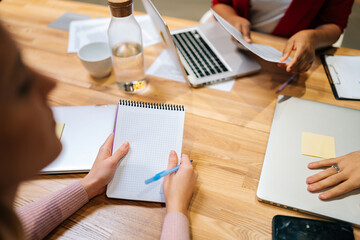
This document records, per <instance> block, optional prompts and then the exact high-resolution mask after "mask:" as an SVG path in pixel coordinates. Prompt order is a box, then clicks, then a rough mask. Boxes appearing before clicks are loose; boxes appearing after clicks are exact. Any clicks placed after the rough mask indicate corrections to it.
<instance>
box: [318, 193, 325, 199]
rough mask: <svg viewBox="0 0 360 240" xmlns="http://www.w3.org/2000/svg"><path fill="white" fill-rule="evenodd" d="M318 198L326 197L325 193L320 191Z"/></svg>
mask: <svg viewBox="0 0 360 240" xmlns="http://www.w3.org/2000/svg"><path fill="white" fill-rule="evenodd" d="M319 198H320V199H326V198H327V195H326V193H321V194H320V195H319Z"/></svg>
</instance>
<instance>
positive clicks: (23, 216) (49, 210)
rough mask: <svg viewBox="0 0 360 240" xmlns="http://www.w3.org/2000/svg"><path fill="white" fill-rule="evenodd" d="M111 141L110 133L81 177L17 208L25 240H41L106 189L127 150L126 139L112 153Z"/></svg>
mask: <svg viewBox="0 0 360 240" xmlns="http://www.w3.org/2000/svg"><path fill="white" fill-rule="evenodd" d="M112 142H113V134H111V135H110V136H109V137H108V138H107V140H106V141H105V143H104V144H103V146H102V147H101V148H100V150H99V153H98V156H97V157H96V160H95V162H94V165H93V166H92V168H91V171H90V172H89V174H87V175H86V176H85V177H84V178H83V179H81V180H80V181H77V182H75V183H73V184H71V185H69V186H67V187H65V188H64V189H62V190H60V191H57V192H55V193H53V194H51V195H49V196H47V197H45V198H43V199H40V200H38V201H36V202H34V203H30V204H28V205H25V206H23V207H20V208H18V209H17V213H18V216H19V218H20V221H21V222H22V225H23V228H24V231H25V235H26V238H27V239H43V238H44V237H45V236H46V235H47V234H49V233H50V232H51V231H52V230H53V229H54V228H55V227H57V226H58V225H59V224H60V223H61V222H63V221H64V220H65V219H67V218H68V217H69V216H71V215H72V214H73V213H74V212H76V211H77V210H78V209H80V208H81V207H82V206H83V205H84V204H86V203H87V202H88V201H89V199H91V198H93V197H95V196H96V195H99V194H102V193H103V192H104V191H105V188H106V185H107V184H108V183H109V182H110V180H111V179H112V177H113V175H114V173H115V170H116V165H117V163H118V162H119V160H120V159H121V158H122V157H124V156H125V155H126V153H127V151H128V149H129V143H127V142H126V143H124V144H123V145H122V146H121V147H120V148H119V149H118V150H117V151H116V152H115V153H114V154H113V155H112V154H111V148H112Z"/></svg>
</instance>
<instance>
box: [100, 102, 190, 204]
mask: <svg viewBox="0 0 360 240" xmlns="http://www.w3.org/2000/svg"><path fill="white" fill-rule="evenodd" d="M184 119H185V110H184V107H182V106H176V107H175V106H170V105H161V106H159V105H158V106H155V105H153V104H149V103H139V102H130V101H124V100H121V101H120V102H119V104H118V111H117V116H116V121H115V130H114V132H115V135H114V145H113V152H115V151H116V150H117V149H118V148H119V147H120V146H121V145H122V143H124V142H125V141H128V142H129V143H130V148H129V152H128V153H127V154H126V156H125V157H124V158H123V159H122V160H120V162H119V164H118V166H117V169H116V172H115V175H114V178H113V180H112V181H111V182H110V183H109V184H108V187H107V192H106V195H107V196H108V197H109V198H121V199H130V200H141V201H152V202H165V198H164V195H163V192H162V181H163V179H160V180H158V181H156V182H153V183H150V184H148V185H146V184H145V180H146V179H148V178H151V177H153V176H154V175H155V174H156V173H158V172H161V171H163V170H165V169H166V168H167V164H168V158H169V153H170V151H171V150H175V151H176V153H177V155H178V156H180V155H181V148H182V138H183V130H184Z"/></svg>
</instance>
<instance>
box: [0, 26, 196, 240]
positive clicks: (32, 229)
mask: <svg viewBox="0 0 360 240" xmlns="http://www.w3.org/2000/svg"><path fill="white" fill-rule="evenodd" d="M55 85H56V83H55V81H54V80H53V79H50V78H48V77H46V76H44V75H42V74H40V73H38V72H37V71H34V70H32V69H31V68H29V67H28V66H26V64H24V63H23V61H22V59H21V54H20V52H19V50H18V48H17V47H16V44H15V43H14V41H13V40H12V39H11V37H10V35H9V34H8V33H7V31H6V30H5V29H4V28H3V27H2V25H1V24H0V116H1V118H0V133H1V134H0V156H1V159H0V239H9V240H10V239H43V238H44V237H46V235H47V234H49V233H50V232H51V231H52V230H53V229H54V228H55V227H56V226H57V225H59V224H60V223H61V222H62V221H64V220H65V219H66V218H68V217H69V216H70V215H72V214H73V213H74V212H75V211H77V210H78V209H80V208H81V207H82V206H83V205H84V204H86V203H87V202H88V201H89V200H90V199H91V198H93V197H96V196H97V195H99V194H103V193H104V192H105V188H106V185H107V184H108V183H109V182H110V181H111V179H112V178H113V175H114V173H115V169H116V166H117V164H118V162H119V161H120V159H121V158H122V157H124V156H125V155H126V154H127V152H128V150H129V148H130V147H131V143H130V144H129V143H128V142H125V143H123V144H122V145H121V146H120V147H119V149H117V150H116V151H115V152H114V153H112V143H113V134H111V135H110V136H109V137H108V139H107V140H106V141H105V143H104V144H103V146H102V147H101V148H100V150H99V153H98V156H97V157H96V160H95V162H94V165H93V167H92V168H91V171H90V172H89V173H88V174H87V175H86V176H85V177H84V178H83V179H81V180H80V181H75V182H74V183H72V184H70V185H69V186H67V187H65V188H63V189H61V190H59V191H56V192H54V193H52V194H50V195H49V196H47V197H45V198H43V199H40V200H38V201H35V202H32V203H29V204H26V205H24V206H22V207H20V208H18V209H16V210H15V209H14V200H15V196H16V192H17V189H18V186H19V185H20V183H21V182H23V181H26V180H29V179H31V178H33V177H34V176H35V175H36V174H38V172H39V171H40V170H41V169H43V168H44V167H45V166H46V165H48V164H49V163H51V162H52V161H53V160H54V159H55V158H56V157H57V156H58V155H59V153H60V151H61V148H62V147H61V143H60V141H59V139H58V138H57V137H56V134H55V120H54V118H53V114H52V111H51V109H50V107H49V105H48V101H47V100H48V96H49V93H50V92H51V91H52V90H53V89H54V88H55ZM177 163H178V157H177V155H176V153H175V152H174V151H171V152H170V154H169V160H168V168H169V169H170V168H172V167H175V166H176V165H177ZM196 179H197V173H196V171H195V170H194V169H193V167H192V165H191V163H190V160H189V158H188V156H186V155H182V156H181V164H180V168H179V170H178V171H177V172H176V173H172V174H170V175H168V176H166V177H165V178H164V182H163V192H164V195H165V201H166V212H167V214H166V216H165V220H164V225H163V231H162V236H161V239H179V240H180V239H182V240H184V239H189V238H190V234H189V221H188V218H187V211H188V206H189V204H190V201H191V198H192V194H193V190H194V186H195V183H196ZM99 224H101V223H99ZM113 237H115V238H118V237H121V236H113Z"/></svg>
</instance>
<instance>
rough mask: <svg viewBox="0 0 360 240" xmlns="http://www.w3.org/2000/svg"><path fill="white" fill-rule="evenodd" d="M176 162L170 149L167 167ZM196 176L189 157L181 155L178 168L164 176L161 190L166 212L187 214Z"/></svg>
mask: <svg viewBox="0 0 360 240" xmlns="http://www.w3.org/2000/svg"><path fill="white" fill-rule="evenodd" d="M177 164H178V157H177V155H176V152H175V151H171V152H170V156H169V163H168V169H171V168H173V167H176V166H177ZM197 176H198V175H197V172H196V171H195V170H194V168H193V166H192V165H191V162H190V159H189V157H188V156H187V155H185V154H183V155H182V156H181V161H180V168H179V170H178V171H177V172H174V173H171V174H170V175H167V176H166V177H164V182H163V190H164V194H165V201H166V211H167V213H170V212H181V213H183V214H184V215H187V210H188V207H189V204H190V201H191V197H192V195H193V192H194V187H195V183H196V180H197Z"/></svg>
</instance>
